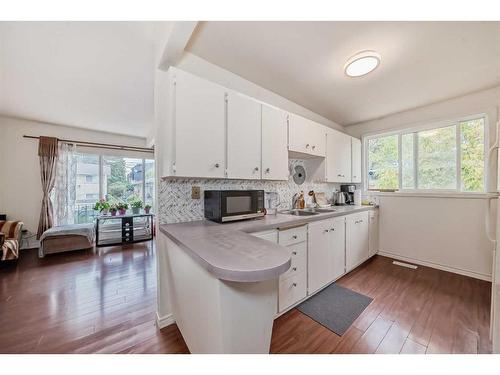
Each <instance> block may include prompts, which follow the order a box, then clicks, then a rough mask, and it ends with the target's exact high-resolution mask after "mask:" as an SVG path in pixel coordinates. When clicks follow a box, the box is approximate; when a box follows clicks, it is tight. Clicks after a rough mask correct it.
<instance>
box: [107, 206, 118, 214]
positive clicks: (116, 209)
mask: <svg viewBox="0 0 500 375" xmlns="http://www.w3.org/2000/svg"><path fill="white" fill-rule="evenodd" d="M117 211H118V207H117V205H116V204H112V205H111V206H109V212H110V213H111V216H116V212H117Z"/></svg>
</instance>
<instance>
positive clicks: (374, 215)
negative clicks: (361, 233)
mask: <svg viewBox="0 0 500 375" xmlns="http://www.w3.org/2000/svg"><path fill="white" fill-rule="evenodd" d="M369 222H370V232H369V234H368V256H369V257H372V256H373V255H375V254H377V253H378V250H379V234H378V231H379V225H378V210H373V211H370V213H369Z"/></svg>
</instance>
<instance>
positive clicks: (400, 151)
mask: <svg viewBox="0 0 500 375" xmlns="http://www.w3.org/2000/svg"><path fill="white" fill-rule="evenodd" d="M484 123H485V118H484V117H477V118H473V119H466V120H462V121H456V122H450V123H447V124H445V125H442V126H439V127H434V128H425V129H422V130H416V131H411V132H410V131H402V132H399V133H391V134H389V135H387V134H384V135H379V136H372V137H368V138H367V139H366V142H365V150H366V152H365V155H366V165H367V168H366V170H367V176H366V185H367V187H368V189H369V190H384V189H390V190H423V191H425V190H427V191H429V190H439V191H462V192H483V191H484V160H485V157H484V153H485V146H484V143H485V136H484V131H485V125H484Z"/></svg>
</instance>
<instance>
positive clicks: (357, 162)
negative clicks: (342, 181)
mask: <svg viewBox="0 0 500 375" xmlns="http://www.w3.org/2000/svg"><path fill="white" fill-rule="evenodd" d="M351 150H352V153H351V159H352V172H351V182H354V183H358V184H359V183H361V140H359V139H357V138H351Z"/></svg>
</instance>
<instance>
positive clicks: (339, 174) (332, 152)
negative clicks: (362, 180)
mask: <svg viewBox="0 0 500 375" xmlns="http://www.w3.org/2000/svg"><path fill="white" fill-rule="evenodd" d="M351 138H352V137H351V136H349V135H347V134H344V133H341V132H339V131H336V130H331V129H329V130H328V132H327V133H326V180H327V181H328V182H351Z"/></svg>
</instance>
